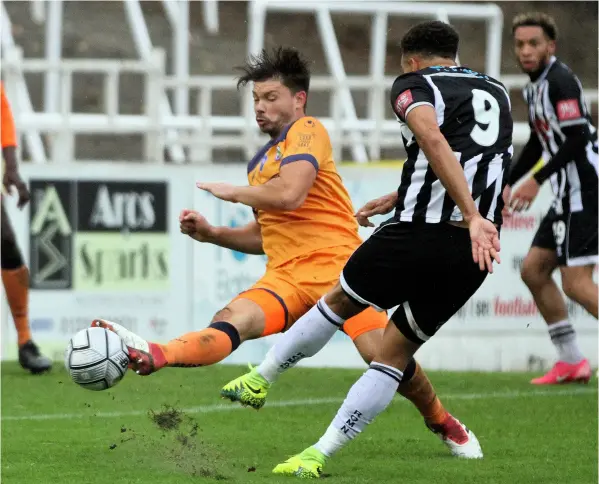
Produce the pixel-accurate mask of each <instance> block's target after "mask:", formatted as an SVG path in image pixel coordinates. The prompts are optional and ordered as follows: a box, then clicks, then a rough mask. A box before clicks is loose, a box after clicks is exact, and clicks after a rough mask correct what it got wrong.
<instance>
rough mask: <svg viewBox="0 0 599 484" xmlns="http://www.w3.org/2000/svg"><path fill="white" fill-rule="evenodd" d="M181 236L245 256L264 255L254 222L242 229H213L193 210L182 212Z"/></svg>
mask: <svg viewBox="0 0 599 484" xmlns="http://www.w3.org/2000/svg"><path fill="white" fill-rule="evenodd" d="M179 227H180V230H181V233H182V234H185V235H189V236H190V237H191V238H192V239H194V240H197V241H198V242H204V243H209V244H214V245H218V246H220V247H224V248H226V249H231V250H236V251H238V252H243V253H245V254H254V255H261V254H264V250H263V248H262V234H261V232H260V225H259V224H258V222H256V221H255V220H252V221H251V222H250V223H248V224H246V225H244V226H243V227H215V226H214V225H212V224H210V223H209V222H208V220H206V218H205V217H204V216H203V215H202V214H200V213H199V212H196V211H194V210H187V209H186V210H182V211H181V214H180V215H179Z"/></svg>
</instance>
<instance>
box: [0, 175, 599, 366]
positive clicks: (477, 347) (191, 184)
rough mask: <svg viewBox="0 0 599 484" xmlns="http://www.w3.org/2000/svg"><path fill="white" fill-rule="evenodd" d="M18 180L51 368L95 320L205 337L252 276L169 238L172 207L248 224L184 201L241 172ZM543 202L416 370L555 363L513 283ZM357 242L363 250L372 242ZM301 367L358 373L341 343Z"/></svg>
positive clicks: (508, 236)
mask: <svg viewBox="0 0 599 484" xmlns="http://www.w3.org/2000/svg"><path fill="white" fill-rule="evenodd" d="M340 171H341V173H342V176H343V179H344V183H345V185H346V186H347V188H348V191H349V193H350V196H351V198H352V201H353V203H354V207H355V208H358V207H359V206H361V205H363V204H364V203H366V202H367V201H369V200H371V199H373V198H376V197H378V196H380V195H382V194H385V193H389V192H391V191H393V190H395V189H396V188H397V185H398V183H399V178H400V173H401V170H400V169H399V168H382V167H381V168H375V167H372V168H362V167H348V168H345V167H343V168H341V169H340ZM22 173H23V176H24V177H25V178H26V180H27V181H29V182H30V184H31V187H32V202H31V204H30V205H29V206H28V207H27V208H26V209H25V210H24V211H23V212H19V211H18V210H16V208H15V206H14V200H11V199H10V198H9V199H7V202H6V205H7V208H8V209H9V213H10V217H11V220H12V223H13V225H14V226H15V230H16V232H17V237H18V239H19V244H20V247H21V249H22V251H23V253H24V255H25V258H26V260H27V262H28V264H29V265H30V270H31V272H32V275H31V286H32V289H31V297H30V313H31V326H32V329H33V334H34V338H35V340H36V341H37V342H38V343H39V344H40V346H41V347H42V349H43V350H44V351H46V352H47V353H49V354H50V355H51V356H54V357H55V358H60V357H61V356H62V351H63V349H64V346H65V345H66V342H67V341H68V339H69V338H70V336H71V335H72V334H73V333H74V332H76V331H77V330H78V329H81V328H83V327H85V326H87V325H88V324H89V323H90V322H91V320H92V319H93V318H96V317H103V318H107V319H111V318H112V319H114V320H117V321H121V322H123V324H125V325H127V326H129V327H131V328H132V329H134V330H137V331H138V332H139V333H140V334H142V335H143V336H144V337H147V338H148V339H149V340H155V341H168V340H169V339H171V338H174V337H176V336H178V335H180V334H182V333H185V332H187V331H190V330H193V329H201V328H204V327H206V326H207V325H208V324H209V323H210V321H211V319H212V317H213V315H214V313H215V312H216V311H218V310H219V309H221V308H222V307H224V306H225V305H226V304H227V303H228V302H229V301H230V300H231V299H232V298H233V297H235V296H236V295H237V294H238V293H239V292H241V291H243V290H245V289H247V288H248V287H249V286H251V285H252V284H253V283H254V282H255V281H256V280H257V279H259V278H260V277H261V276H262V274H263V273H264V267H265V260H264V256H253V255H246V254H240V253H238V252H234V251H231V250H228V249H222V248H220V247H216V246H212V245H207V244H200V243H197V242H195V241H192V240H191V239H189V238H188V237H186V236H183V235H181V234H180V233H179V223H178V215H179V212H180V210H181V209H183V208H194V209H196V210H198V211H199V212H201V213H202V214H203V215H205V216H206V218H207V219H208V220H209V221H210V222H211V223H213V224H215V225H225V226H239V225H243V224H245V223H247V222H248V221H250V220H251V219H252V217H253V215H252V213H251V210H250V209H249V208H248V207H245V206H243V205H239V204H230V203H224V202H221V201H219V200H217V199H215V198H214V197H212V196H211V195H210V194H208V193H205V192H203V191H201V190H198V189H197V188H195V182H196V181H198V180H202V181H223V182H229V183H236V184H247V178H246V176H247V175H246V168H245V165H241V164H239V165H237V164H236V165H233V166H222V165H221V166H218V165H210V166H206V167H198V168H196V167H189V166H186V167H172V166H171V167H164V166H153V165H149V164H140V165H133V166H132V167H131V166H123V165H116V164H105V163H102V164H77V165H74V166H73V165H70V166H60V165H52V166H36V165H24V166H23V168H22ZM50 182H52V183H50ZM550 200H551V195H550V191H549V187H548V186H545V187H543V190H542V192H541V194H540V195H539V197H538V199H537V201H536V202H535V204H534V205H533V207H532V208H531V209H530V210H529V211H528V212H526V213H524V214H519V215H516V216H514V217H513V218H512V219H511V220H509V221H508V222H507V223H506V224H505V226H504V228H503V231H502V236H501V244H502V250H501V256H502V261H503V263H502V264H501V265H499V266H496V269H495V273H494V274H492V275H490V276H489V277H488V278H487V280H486V281H485V283H484V285H483V286H482V287H481V289H480V290H479V291H478V292H477V294H476V295H475V296H474V297H473V298H472V300H471V301H470V302H469V303H468V304H467V305H466V306H465V307H464V308H463V309H462V310H461V311H460V312H459V313H458V314H457V315H456V316H454V318H453V319H452V320H451V321H450V322H449V323H447V324H446V325H445V326H444V327H443V328H442V329H441V331H440V332H439V333H438V335H437V336H435V338H433V339H432V340H431V341H430V342H428V343H427V344H426V345H425V346H424V347H423V348H422V349H421V350H420V351H419V353H418V355H417V356H418V359H419V361H420V362H421V363H422V364H423V366H425V367H427V368H434V369H455V370H525V369H529V368H535V369H536V368H539V367H541V366H547V365H548V364H550V363H551V362H552V360H553V359H554V356H555V353H554V349H553V347H552V345H551V343H550V340H549V337H548V335H547V331H546V327H545V325H544V323H543V321H542V319H541V318H540V316H539V315H538V313H537V310H536V307H535V305H534V302H533V301H532V297H531V296H530V293H529V292H528V290H527V288H526V286H525V285H524V284H523V283H522V281H521V280H520V275H519V267H520V264H521V261H522V259H523V257H524V255H525V254H526V252H527V250H528V248H529V246H530V242H531V241H532V238H533V235H534V233H535V231H536V229H537V227H538V224H539V222H540V218H541V216H542V215H543V214H544V213H545V212H546V210H547V208H548V206H549V203H550ZM59 209H62V211H61V210H59ZM62 212H64V213H62ZM384 219H385V217H377V218H375V219H374V222H375V223H380V222H381V221H382V220H384ZM360 231H361V234H362V236H363V237H364V238H366V237H368V236H369V235H370V233H372V229H364V228H361V229H360ZM61 256H62V257H61ZM556 280H557V281H558V282H559V275H558V274H556ZM431 304H434V294H431ZM570 309H571V320H572V322H573V323H574V325H575V327H576V329H577V331H578V334H579V340H580V342H581V345H582V347H583V350H584V351H585V353H586V354H587V356H588V357H589V359H590V360H591V362H592V364H594V365H596V364H597V322H596V321H595V320H594V319H593V318H592V317H590V316H589V315H588V314H586V312H585V311H584V310H582V308H580V307H579V306H577V305H571V308H570ZM4 311H5V312H6V309H5V308H4ZM3 314H5V313H3ZM3 320H4V321H5V325H4V327H3V337H2V342H3V358H14V357H15V356H16V344H15V342H16V335H15V334H14V329H13V328H12V322H6V318H3ZM7 335H8V337H7ZM278 337H279V336H276V335H275V336H271V337H268V338H264V339H261V340H257V341H251V342H246V343H244V344H242V345H241V347H240V348H239V349H238V350H237V351H236V352H235V353H233V354H232V355H231V356H229V357H228V358H227V359H226V360H225V363H247V362H252V363H256V362H258V361H260V360H261V359H262V358H263V356H264V354H265V353H266V351H268V349H269V348H270V346H271V345H272V344H273V343H274V341H276V339H277V338H278ZM301 364H302V365H310V366H338V367H362V366H363V365H364V364H363V362H362V361H361V359H360V357H359V355H358V354H357V352H356V350H355V349H354V348H353V344H352V343H351V341H350V340H349V338H347V337H346V336H345V335H343V334H342V333H339V334H337V335H336V336H335V337H334V338H333V340H332V341H331V342H330V343H329V345H328V346H327V347H326V348H325V349H324V350H323V351H322V352H321V353H319V354H318V355H316V356H315V357H313V358H311V359H309V360H306V361H304V362H302V363H301Z"/></svg>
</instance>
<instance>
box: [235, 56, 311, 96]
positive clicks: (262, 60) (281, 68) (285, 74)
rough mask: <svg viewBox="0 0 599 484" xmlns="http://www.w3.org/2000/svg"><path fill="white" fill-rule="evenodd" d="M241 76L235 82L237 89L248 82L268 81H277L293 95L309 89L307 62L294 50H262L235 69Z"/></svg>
mask: <svg viewBox="0 0 599 484" xmlns="http://www.w3.org/2000/svg"><path fill="white" fill-rule="evenodd" d="M237 69H238V70H241V71H243V73H244V74H243V75H242V76H241V77H239V79H238V81H237V88H239V87H240V86H245V85H246V84H247V83H248V82H250V81H253V82H261V81H266V80H268V79H278V80H279V81H281V83H282V84H283V85H284V86H285V87H287V88H289V89H290V90H291V92H293V93H294V94H295V93H296V92H300V91H305V92H306V93H308V89H309V88H310V69H309V68H308V62H307V61H306V60H305V59H304V58H303V57H302V55H301V54H300V53H299V52H298V51H297V50H295V49H292V48H288V47H278V48H276V49H273V50H272V52H270V53H269V52H267V51H266V49H262V52H261V53H260V54H259V55H257V56H253V55H252V56H250V57H249V58H248V59H247V60H246V62H245V64H244V65H243V66H241V67H237Z"/></svg>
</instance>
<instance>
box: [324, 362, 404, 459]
mask: <svg viewBox="0 0 599 484" xmlns="http://www.w3.org/2000/svg"><path fill="white" fill-rule="evenodd" d="M402 377H403V373H402V372H401V371H399V370H398V369H397V368H393V367H392V366H388V365H383V364H381V363H375V362H372V363H371V364H370V368H369V369H368V370H366V372H365V373H364V374H363V375H362V376H361V377H360V379H359V380H358V381H357V382H356V383H354V385H353V386H352V387H351V389H350V390H349V393H348V394H347V397H345V401H344V402H343V405H341V408H339V411H338V412H337V415H335V418H334V419H333V421H332V422H331V425H329V428H328V429H327V431H326V432H325V433H324V435H323V436H322V437H321V438H320V440H319V441H318V442H317V443H316V444H315V445H314V447H315V448H316V449H317V450H319V451H320V452H322V453H323V454H324V455H326V456H327V457H330V456H331V455H333V454H334V453H335V452H337V451H338V450H339V449H341V448H342V447H343V446H344V445H346V444H347V443H348V442H349V441H350V440H352V439H354V438H355V437H356V436H357V435H358V434H359V433H360V432H362V430H363V429H364V428H365V427H366V425H368V424H369V423H370V422H372V421H373V420H374V419H375V417H376V416H377V415H378V414H379V413H381V412H382V411H383V410H385V409H386V408H387V406H388V405H389V404H390V403H391V400H393V396H394V395H395V392H397V387H398V386H399V383H400V382H401V379H402Z"/></svg>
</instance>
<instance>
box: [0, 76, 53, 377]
mask: <svg viewBox="0 0 599 484" xmlns="http://www.w3.org/2000/svg"><path fill="white" fill-rule="evenodd" d="M0 98H1V99H0V102H1V108H2V110H1V115H2V135H1V138H2V159H3V161H4V163H3V171H4V173H3V178H2V185H3V187H4V189H5V190H6V192H7V193H8V194H10V192H11V190H12V187H15V188H16V190H17V194H18V196H19V200H18V202H17V206H18V207H19V208H23V207H24V206H25V205H26V204H27V202H28V201H29V190H27V185H25V183H24V182H23V180H22V179H21V176H20V175H19V167H18V165H17V133H16V130H15V122H14V119H13V117H12V111H11V109H10V105H9V103H8V99H7V98H6V95H5V93H4V85H3V84H2V83H0ZM3 199H4V194H2V201H3ZM0 206H1V207H2V219H1V223H2V231H1V232H0V239H1V240H2V247H1V251H0V263H1V264H0V265H1V266H2V284H3V285H4V292H5V293H6V299H7V301H8V305H9V307H10V312H11V314H12V318H13V320H14V323H15V328H16V330H17V338H18V345H19V363H20V365H21V366H22V367H23V368H24V369H25V370H29V371H30V372H31V373H42V372H44V371H47V370H49V369H50V368H51V367H52V362H51V361H50V359H49V358H47V357H45V356H43V355H42V354H40V351H39V349H38V347H37V346H36V344H35V343H34V342H33V341H32V339H31V329H30V328H29V271H28V270H27V266H26V265H25V262H24V261H23V256H22V255H21V251H20V250H19V247H18V246H17V239H16V237H15V232H14V230H13V228H12V225H11V223H10V219H9V218H8V215H7V213H6V210H5V209H4V204H3V203H0Z"/></svg>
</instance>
